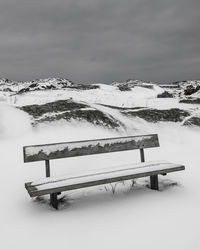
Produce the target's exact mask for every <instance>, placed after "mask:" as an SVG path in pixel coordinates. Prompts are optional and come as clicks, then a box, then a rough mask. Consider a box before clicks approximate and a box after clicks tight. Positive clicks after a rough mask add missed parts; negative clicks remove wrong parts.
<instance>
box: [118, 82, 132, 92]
mask: <svg viewBox="0 0 200 250" xmlns="http://www.w3.org/2000/svg"><path fill="white" fill-rule="evenodd" d="M118 89H119V90H120V91H130V90H131V88H130V87H129V86H128V84H120V85H118Z"/></svg>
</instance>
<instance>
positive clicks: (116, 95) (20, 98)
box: [1, 84, 163, 107]
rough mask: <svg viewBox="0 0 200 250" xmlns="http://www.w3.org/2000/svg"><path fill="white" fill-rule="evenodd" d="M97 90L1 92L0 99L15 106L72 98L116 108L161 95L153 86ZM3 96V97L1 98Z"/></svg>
mask: <svg viewBox="0 0 200 250" xmlns="http://www.w3.org/2000/svg"><path fill="white" fill-rule="evenodd" d="M96 85H98V86H99V87H100V88H99V89H91V90H84V91H83V90H78V89H70V88H67V89H62V90H53V91H52V90H44V91H31V92H27V93H25V94H21V95H11V96H10V95H8V94H7V93H6V92H2V97H1V99H2V100H3V99H4V100H6V99H7V102H10V103H12V104H15V105H17V106H23V105H31V104H44V103H47V102H53V101H56V100H63V99H69V98H73V100H75V101H82V102H88V103H101V104H106V105H113V106H118V107H133V106H136V105H139V106H144V105H145V104H146V100H147V99H149V98H155V97H157V94H159V93H162V92H163V89H161V88H160V87H158V86H154V87H153V89H148V88H143V87H135V88H133V89H131V90H130V91H120V90H119V89H118V88H117V87H115V86H111V85H106V84H96ZM3 95H4V96H3Z"/></svg>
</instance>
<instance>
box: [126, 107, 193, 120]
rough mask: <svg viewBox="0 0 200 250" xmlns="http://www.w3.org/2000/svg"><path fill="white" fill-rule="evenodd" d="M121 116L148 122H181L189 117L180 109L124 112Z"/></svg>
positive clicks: (148, 109) (149, 109)
mask: <svg viewBox="0 0 200 250" xmlns="http://www.w3.org/2000/svg"><path fill="white" fill-rule="evenodd" d="M121 112H122V113H123V114H127V115H128V116H134V117H140V118H143V119H144V120H146V121H148V122H159V121H171V122H181V121H183V119H184V118H185V117H187V116H189V115H190V113H189V112H187V111H184V110H181V109H177V108H175V109H169V110H157V109H151V108H147V109H141V110H138V111H130V110H129V111H126V112H123V111H121Z"/></svg>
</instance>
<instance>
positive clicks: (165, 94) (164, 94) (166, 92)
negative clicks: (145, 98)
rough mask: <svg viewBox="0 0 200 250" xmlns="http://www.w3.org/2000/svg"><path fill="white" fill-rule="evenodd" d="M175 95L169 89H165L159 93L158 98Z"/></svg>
mask: <svg viewBox="0 0 200 250" xmlns="http://www.w3.org/2000/svg"><path fill="white" fill-rule="evenodd" d="M172 97H173V95H172V94H171V93H169V92H168V91H164V92H163V93H162V94H158V95H157V98H172Z"/></svg>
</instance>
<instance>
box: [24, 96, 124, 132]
mask: <svg viewBox="0 0 200 250" xmlns="http://www.w3.org/2000/svg"><path fill="white" fill-rule="evenodd" d="M20 109H21V110H23V111H25V112H27V113H28V114H29V115H31V116H32V118H33V125H36V124H37V123H42V122H52V121H57V120H62V119H64V120H67V121H70V120H71V119H75V120H79V121H81V120H82V121H88V122H90V123H92V124H97V125H101V126H105V127H109V128H117V127H119V126H120V122H119V121H117V120H116V119H114V118H113V117H112V116H110V115H107V114H104V113H103V112H101V111H99V110H96V109H94V108H91V107H90V106H88V105H86V104H83V103H77V102H74V101H73V100H59V101H55V102H51V103H46V104H42V105H28V106H23V107H21V108H20Z"/></svg>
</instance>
